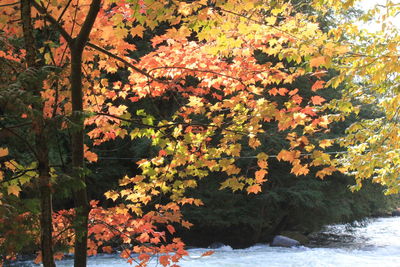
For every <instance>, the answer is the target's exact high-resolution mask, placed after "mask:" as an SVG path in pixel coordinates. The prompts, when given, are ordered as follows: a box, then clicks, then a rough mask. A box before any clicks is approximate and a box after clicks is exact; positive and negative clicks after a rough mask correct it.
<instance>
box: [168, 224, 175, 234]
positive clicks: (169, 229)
mask: <svg viewBox="0 0 400 267" xmlns="http://www.w3.org/2000/svg"><path fill="white" fill-rule="evenodd" d="M167 230H168V232H170V233H171V234H174V233H175V228H174V227H173V226H172V225H167Z"/></svg>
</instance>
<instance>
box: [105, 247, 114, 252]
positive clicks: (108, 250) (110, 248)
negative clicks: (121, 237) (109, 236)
mask: <svg viewBox="0 0 400 267" xmlns="http://www.w3.org/2000/svg"><path fill="white" fill-rule="evenodd" d="M103 252H105V253H112V252H113V249H112V247H111V246H105V247H103Z"/></svg>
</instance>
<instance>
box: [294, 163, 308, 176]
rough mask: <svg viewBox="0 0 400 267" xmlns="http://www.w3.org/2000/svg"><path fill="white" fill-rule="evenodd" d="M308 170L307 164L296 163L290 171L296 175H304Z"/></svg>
mask: <svg viewBox="0 0 400 267" xmlns="http://www.w3.org/2000/svg"><path fill="white" fill-rule="evenodd" d="M309 171H310V170H309V169H308V167H307V165H301V164H296V165H294V166H293V168H292V170H291V173H293V174H294V175H296V176H298V175H306V174H308V173H309Z"/></svg>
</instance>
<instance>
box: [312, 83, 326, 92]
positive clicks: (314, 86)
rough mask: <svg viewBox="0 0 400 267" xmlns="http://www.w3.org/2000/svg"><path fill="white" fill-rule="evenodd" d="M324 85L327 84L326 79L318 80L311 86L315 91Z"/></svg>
mask: <svg viewBox="0 0 400 267" xmlns="http://www.w3.org/2000/svg"><path fill="white" fill-rule="evenodd" d="M324 85H325V81H321V80H318V81H316V82H315V83H314V84H313V86H312V87H311V90H312V91H314V92H315V91H317V90H319V89H322V88H324Z"/></svg>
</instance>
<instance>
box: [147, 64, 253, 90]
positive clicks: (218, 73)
mask: <svg viewBox="0 0 400 267" xmlns="http://www.w3.org/2000/svg"><path fill="white" fill-rule="evenodd" d="M158 69H180V70H187V71H193V72H204V73H211V74H215V75H218V76H222V77H226V78H229V79H232V80H236V81H238V82H240V83H241V84H242V85H243V86H244V87H247V86H246V84H245V83H244V82H243V81H242V79H240V78H237V77H233V76H231V75H228V74H223V73H220V72H216V71H212V70H202V69H191V68H187V67H179V66H163V67H157V68H154V69H151V70H150V71H149V73H150V72H152V71H155V70H158Z"/></svg>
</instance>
